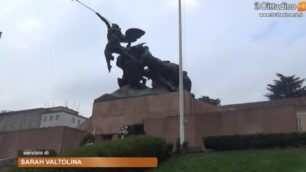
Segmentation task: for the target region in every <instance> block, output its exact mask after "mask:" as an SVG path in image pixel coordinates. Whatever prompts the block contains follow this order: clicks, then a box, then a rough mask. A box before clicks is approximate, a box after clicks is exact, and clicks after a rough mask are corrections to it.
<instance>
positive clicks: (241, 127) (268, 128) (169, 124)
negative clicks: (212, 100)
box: [144, 106, 298, 146]
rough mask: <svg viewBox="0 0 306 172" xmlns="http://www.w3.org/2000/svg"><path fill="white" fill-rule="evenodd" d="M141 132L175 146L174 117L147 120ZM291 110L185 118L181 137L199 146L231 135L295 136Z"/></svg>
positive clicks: (254, 109)
mask: <svg viewBox="0 0 306 172" xmlns="http://www.w3.org/2000/svg"><path fill="white" fill-rule="evenodd" d="M144 126H145V132H146V133H147V134H151V135H156V136H160V137H163V138H165V139H166V140H167V141H168V142H172V143H175V141H176V139H177V138H178V137H179V122H178V117H177V116H176V117H175V116H174V117H168V118H159V119H147V120H145V122H144ZM297 131H298V127H297V119H296V115H295V107H294V106H280V107H265V108H249V109H242V110H234V111H222V112H207V113H198V114H193V115H190V116H185V137H186V140H187V141H188V142H189V144H190V145H191V146H202V144H203V137H205V136H218V135H233V134H256V133H288V132H297Z"/></svg>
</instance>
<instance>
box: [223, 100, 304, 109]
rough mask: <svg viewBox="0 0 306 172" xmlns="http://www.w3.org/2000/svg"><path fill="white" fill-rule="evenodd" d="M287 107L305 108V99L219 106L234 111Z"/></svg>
mask: <svg viewBox="0 0 306 172" xmlns="http://www.w3.org/2000/svg"><path fill="white" fill-rule="evenodd" d="M286 105H287V106H288V105H293V106H295V107H305V106H306V97H298V98H289V99H281V100H271V101H261V102H250V103H239V104H229V105H224V106H221V107H222V108H224V109H229V110H236V109H250V108H263V107H273V106H286Z"/></svg>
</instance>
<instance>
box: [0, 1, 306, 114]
mask: <svg viewBox="0 0 306 172" xmlns="http://www.w3.org/2000/svg"><path fill="white" fill-rule="evenodd" d="M83 2H84V3H87V4H88V5H89V6H91V7H92V8H94V9H95V10H97V11H98V12H100V13H101V14H102V15H103V16H105V17H107V18H108V19H109V20H110V21H112V22H114V23H118V24H119V25H120V26H121V28H122V30H123V31H125V30H126V29H128V28H131V27H138V28H141V29H143V30H145V31H146V34H145V35H144V36H143V37H142V38H141V39H140V40H138V42H146V43H147V45H148V46H149V47H150V51H151V53H152V54H153V55H154V56H156V57H159V58H161V59H163V60H170V61H172V62H176V63H177V62H178V19H177V18H178V16H177V13H178V12H177V0H128V1H127V0H83ZM254 2H255V1H246V0H235V1H225V0H224V1H214V0H210V1H208V0H185V3H184V4H185V5H184V13H183V18H184V32H183V33H184V58H185V59H184V69H185V70H187V71H188V73H189V76H190V78H191V80H192V83H193V85H192V92H193V93H194V94H195V95H196V97H200V96H202V95H208V96H210V97H213V98H220V99H221V100H222V104H231V103H242V102H252V101H261V100H266V98H265V97H264V96H263V95H264V94H265V93H266V85H267V84H269V83H272V80H273V79H276V76H275V73H277V72H279V73H282V74H285V75H293V74H296V75H297V76H299V77H301V78H305V77H306V70H305V64H306V55H305V54H306V51H305V48H306V29H305V28H306V13H304V15H305V16H304V17H301V18H260V17H259V16H258V13H259V11H255V10H254ZM271 2H283V0H282V1H271ZM286 2H288V3H297V2H298V1H286ZM0 31H2V32H3V34H2V38H1V40H0V110H20V109H29V108H36V107H46V106H53V105H55V106H59V105H63V106H64V105H65V104H66V103H67V104H68V106H69V107H70V108H74V109H76V110H79V111H80V113H81V114H83V115H85V116H90V115H91V110H92V103H93V100H94V99H95V98H97V97H99V96H101V95H102V94H105V93H111V92H113V91H115V90H116V89H117V88H118V86H117V78H118V77H120V76H121V74H122V72H121V70H120V69H118V68H117V67H114V68H113V71H112V73H108V71H107V66H106V63H105V59H104V53H103V51H104V47H105V44H106V43H107V39H106V27H105V25H104V24H103V23H102V22H101V21H100V20H99V18H98V17H97V16H95V14H94V13H92V12H90V11H89V10H87V9H85V8H84V7H82V6H81V5H79V4H78V3H76V2H72V1H71V0H0ZM113 66H115V64H113Z"/></svg>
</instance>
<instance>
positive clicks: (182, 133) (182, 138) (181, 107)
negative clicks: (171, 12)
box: [178, 0, 185, 144]
mask: <svg viewBox="0 0 306 172" xmlns="http://www.w3.org/2000/svg"><path fill="white" fill-rule="evenodd" d="M178 8H179V9H178V12H179V112H180V143H181V144H183V143H184V142H185V126H184V88H183V46H182V40H183V38H182V37H183V36H182V0H178Z"/></svg>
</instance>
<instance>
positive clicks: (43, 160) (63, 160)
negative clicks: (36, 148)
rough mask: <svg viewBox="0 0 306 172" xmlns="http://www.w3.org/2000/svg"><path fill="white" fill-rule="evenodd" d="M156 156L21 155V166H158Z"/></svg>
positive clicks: (19, 160) (19, 165)
mask: <svg viewBox="0 0 306 172" xmlns="http://www.w3.org/2000/svg"><path fill="white" fill-rule="evenodd" d="M157 164H158V160H157V158H155V157H109V158H108V157H100V158H98V157H79V158H78V157H19V158H18V167H19V168H86V167H92V168H99V167H100V168H156V167H157Z"/></svg>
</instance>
